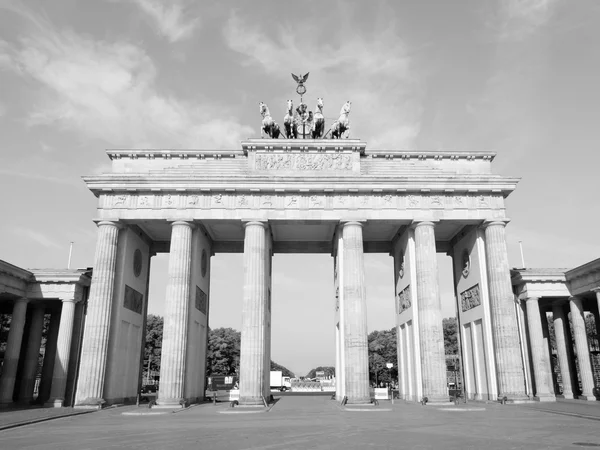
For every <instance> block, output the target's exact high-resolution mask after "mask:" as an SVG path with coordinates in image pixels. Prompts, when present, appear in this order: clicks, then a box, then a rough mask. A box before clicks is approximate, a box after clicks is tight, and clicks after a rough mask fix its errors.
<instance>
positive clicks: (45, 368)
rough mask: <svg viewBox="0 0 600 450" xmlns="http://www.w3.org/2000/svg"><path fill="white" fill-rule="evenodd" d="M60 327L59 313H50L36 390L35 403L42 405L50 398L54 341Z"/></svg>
mask: <svg viewBox="0 0 600 450" xmlns="http://www.w3.org/2000/svg"><path fill="white" fill-rule="evenodd" d="M59 327H60V311H52V312H51V314H50V325H49V327H48V336H46V347H45V348H44V363H43V365H42V379H41V381H40V387H39V390H38V396H37V399H36V403H40V404H44V403H45V402H46V401H47V400H48V399H49V398H50V388H51V387H52V372H53V371H54V358H55V356H56V340H57V339H58V330H59Z"/></svg>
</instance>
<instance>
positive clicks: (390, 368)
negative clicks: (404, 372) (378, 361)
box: [385, 362, 394, 404]
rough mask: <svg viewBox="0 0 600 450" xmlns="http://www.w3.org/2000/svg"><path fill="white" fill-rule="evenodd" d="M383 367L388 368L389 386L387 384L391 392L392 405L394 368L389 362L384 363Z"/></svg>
mask: <svg viewBox="0 0 600 450" xmlns="http://www.w3.org/2000/svg"><path fill="white" fill-rule="evenodd" d="M385 367H387V368H388V375H389V376H390V384H389V386H390V388H391V389H390V390H391V391H392V404H393V403H394V386H393V384H392V367H394V363H391V362H389V363H386V364H385Z"/></svg>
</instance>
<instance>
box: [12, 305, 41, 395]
mask: <svg viewBox="0 0 600 450" xmlns="http://www.w3.org/2000/svg"><path fill="white" fill-rule="evenodd" d="M43 328H44V307H43V306H42V305H36V306H35V307H34V309H33V311H32V314H31V325H30V327H29V336H28V338H27V350H26V351H25V361H24V364H23V374H22V376H21V387H20V389H19V397H18V401H19V403H25V404H28V403H31V402H32V401H33V389H34V388H35V376H36V372H37V368H38V364H39V356H40V347H41V346H42V331H43Z"/></svg>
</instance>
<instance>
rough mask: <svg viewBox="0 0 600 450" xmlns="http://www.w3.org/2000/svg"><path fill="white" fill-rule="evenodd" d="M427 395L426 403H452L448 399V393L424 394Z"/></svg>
mask: <svg viewBox="0 0 600 450" xmlns="http://www.w3.org/2000/svg"><path fill="white" fill-rule="evenodd" d="M424 397H427V404H428V405H429V404H430V403H431V404H435V405H453V404H454V402H451V401H450V396H449V395H435V396H432V395H425V396H424Z"/></svg>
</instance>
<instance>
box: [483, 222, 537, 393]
mask: <svg viewBox="0 0 600 450" xmlns="http://www.w3.org/2000/svg"><path fill="white" fill-rule="evenodd" d="M505 226H506V224H505V223H504V222H490V223H488V224H486V227H485V253H486V262H487V275H488V285H489V295H490V313H491V319H492V336H493V338H494V352H495V356H496V371H497V372H498V395H499V397H507V398H508V399H509V400H519V399H526V398H527V395H526V393H525V374H524V370H523V360H522V359H521V346H520V344H519V330H518V328H517V319H516V317H515V305H514V303H515V300H514V294H513V291H512V284H511V281H510V267H509V265H508V253H507V250H506V235H505V230H504V228H505Z"/></svg>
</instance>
